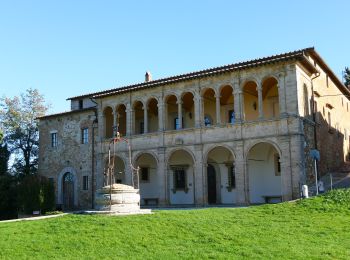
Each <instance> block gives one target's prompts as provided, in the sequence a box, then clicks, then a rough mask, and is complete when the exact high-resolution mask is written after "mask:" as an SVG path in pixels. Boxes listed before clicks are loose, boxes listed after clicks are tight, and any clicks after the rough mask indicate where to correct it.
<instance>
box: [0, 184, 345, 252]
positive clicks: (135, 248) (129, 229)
mask: <svg viewBox="0 0 350 260" xmlns="http://www.w3.org/2000/svg"><path fill="white" fill-rule="evenodd" d="M0 258H1V259H4V258H5V259H6V258H10V259H18V258H45V259H47V258H84V259H95V258H133V259H135V258H139V259H141V258H143V259H144V258H146V259H147V258H157V259H159V258H162V259H173V258H226V259H227V258H254V259H256V258H260V259H261V258H263V259H270V258H277V259H297V258H305V259H320V258H323V259H327V258H328V259H350V191H349V190H347V191H345V190H343V191H337V192H332V193H331V194H328V195H327V196H321V197H318V198H314V199H309V200H305V201H302V202H301V203H282V204H278V205H264V206H256V207H250V208H236V209H234V208H232V209H231V208H210V209H198V210H169V211H157V212H155V214H153V215H140V216H126V217H108V216H96V215H94V216H86V215H68V216H64V217H59V218H54V219H47V220H40V221H28V222H14V223H2V224H1V223H0Z"/></svg>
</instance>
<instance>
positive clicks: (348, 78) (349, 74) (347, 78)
mask: <svg viewBox="0 0 350 260" xmlns="http://www.w3.org/2000/svg"><path fill="white" fill-rule="evenodd" d="M344 85H345V86H347V87H349V86H350V69H349V68H348V67H345V71H344Z"/></svg>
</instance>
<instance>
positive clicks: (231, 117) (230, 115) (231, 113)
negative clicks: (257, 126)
mask: <svg viewBox="0 0 350 260" xmlns="http://www.w3.org/2000/svg"><path fill="white" fill-rule="evenodd" d="M235 119H236V116H235V111H234V110H230V111H228V121H229V122H230V124H234V123H235Z"/></svg>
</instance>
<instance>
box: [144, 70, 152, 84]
mask: <svg viewBox="0 0 350 260" xmlns="http://www.w3.org/2000/svg"><path fill="white" fill-rule="evenodd" d="M151 80H152V75H151V72H149V71H147V72H146V74H145V82H150V81H151Z"/></svg>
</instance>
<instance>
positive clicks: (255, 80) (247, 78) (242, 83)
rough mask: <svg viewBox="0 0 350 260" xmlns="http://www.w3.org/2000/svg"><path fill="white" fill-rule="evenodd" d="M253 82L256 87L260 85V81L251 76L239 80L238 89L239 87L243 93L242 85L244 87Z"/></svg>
mask: <svg viewBox="0 0 350 260" xmlns="http://www.w3.org/2000/svg"><path fill="white" fill-rule="evenodd" d="M250 81H252V82H254V83H255V85H256V86H259V84H260V82H261V81H260V80H259V79H258V78H256V77H253V76H249V77H246V78H244V79H242V80H241V84H240V87H241V90H242V91H243V88H244V85H246V84H247V83H248V82H250Z"/></svg>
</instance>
